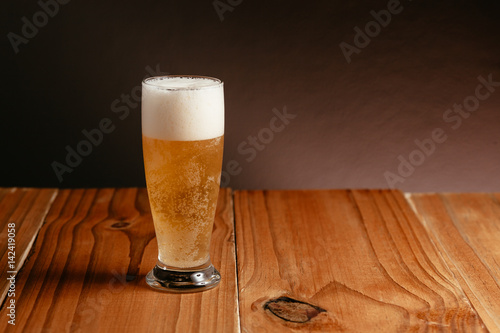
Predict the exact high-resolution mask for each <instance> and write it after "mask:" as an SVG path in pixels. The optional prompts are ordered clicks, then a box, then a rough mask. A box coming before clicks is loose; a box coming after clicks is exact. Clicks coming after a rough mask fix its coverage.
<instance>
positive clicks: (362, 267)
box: [234, 190, 486, 332]
mask: <svg viewBox="0 0 500 333" xmlns="http://www.w3.org/2000/svg"><path fill="white" fill-rule="evenodd" d="M234 204H235V218H236V236H237V237H236V238H237V239H236V244H237V258H238V288H239V301H240V317H241V330H242V332H281V331H282V332H290V331H291V332H316V331H317V332H332V331H340V332H407V331H409V332H481V331H486V328H485V326H484V324H483V322H482V320H481V319H480V317H479V316H478V314H477V312H476V311H475V310H474V308H473V307H472V306H471V304H470V303H469V301H468V299H467V297H466V294H465V293H464V290H463V289H462V287H461V285H460V283H459V281H457V279H456V278H455V277H454V272H453V271H452V270H450V268H449V267H448V266H447V262H445V261H444V260H443V259H442V257H441V253H440V252H439V251H438V250H437V248H436V247H435V245H434V244H433V242H432V239H431V238H430V237H429V235H428V234H427V232H426V230H425V228H424V227H423V225H422V224H421V223H420V222H419V220H418V219H417V217H416V215H415V214H414V212H413V210H412V209H411V207H410V206H409V205H408V203H407V202H406V200H405V198H404V196H403V195H402V193H400V192H397V191H388V190H387V191H376V190H373V191H361V190H360V191H341V190H338V191H327V190H324V191H237V192H235V195H234Z"/></svg>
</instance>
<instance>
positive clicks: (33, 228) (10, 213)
mask: <svg viewBox="0 0 500 333" xmlns="http://www.w3.org/2000/svg"><path fill="white" fill-rule="evenodd" d="M56 194H57V190H56V189H28V188H0V230H1V232H0V243H1V244H2V247H1V248H0V258H1V259H0V269H1V272H2V279H1V280H0V304H2V303H3V301H4V299H5V297H6V296H7V292H8V290H9V287H10V285H11V283H10V280H7V277H12V276H14V277H15V276H16V275H17V272H19V270H20V269H21V267H22V266H23V264H24V262H25V260H26V257H27V256H28V253H29V252H30V249H31V247H32V245H33V242H34V241H35V239H36V236H37V234H38V231H39V230H40V228H41V227H42V224H43V221H44V218H45V216H46V215H47V212H48V211H49V208H50V205H51V203H52V201H53V200H54V198H55V196H56ZM12 223H13V224H14V228H10V227H9V225H10V226H12ZM12 229H14V230H12ZM11 231H14V233H10V235H11V236H14V234H15V236H14V237H9V232H11ZM9 238H12V239H13V240H14V242H11V243H9ZM8 245H9V246H12V245H14V247H15V248H13V249H9V248H8ZM11 250H14V251H11ZM12 252H14V253H12ZM4 274H5V275H4Z"/></svg>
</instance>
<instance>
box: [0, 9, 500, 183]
mask: <svg viewBox="0 0 500 333" xmlns="http://www.w3.org/2000/svg"><path fill="white" fill-rule="evenodd" d="M222 2H225V3H227V1H222ZM232 3H233V4H235V6H232V11H226V12H224V14H223V18H224V19H223V20H222V21H221V20H220V17H219V15H218V14H217V12H216V10H215V8H214V5H213V1H128V2H123V1H81V0H72V1H70V2H69V3H68V4H65V5H61V6H60V8H59V12H58V13H57V15H55V16H54V17H53V18H50V20H49V22H48V24H47V25H46V26H44V27H42V28H40V29H39V32H38V34H37V35H36V36H35V37H34V38H32V39H31V40H29V42H28V43H27V44H26V45H20V47H19V49H20V51H19V53H18V54H15V53H14V51H13V48H12V47H11V45H10V43H9V40H8V39H7V33H8V32H13V33H16V34H21V28H22V25H23V22H22V21H21V18H22V17H23V16H26V17H27V18H28V19H29V20H30V21H32V17H33V15H34V14H35V13H36V12H38V11H40V5H39V4H37V3H36V2H35V1H13V0H8V1H4V2H2V4H1V5H0V6H1V18H2V29H3V32H4V36H5V37H4V39H3V42H2V54H1V55H2V67H3V71H2V72H3V73H4V74H3V80H2V92H1V93H2V97H3V98H2V122H1V128H0V132H1V133H2V138H1V139H2V163H1V166H0V172H1V178H0V186H51V187H95V186H97V187H103V186H143V185H144V175H143V166H142V151H141V132H140V106H137V107H135V108H130V114H129V116H128V117H126V118H125V119H123V120H120V119H119V117H118V116H119V115H120V114H119V113H114V112H112V108H111V104H112V103H113V101H114V100H116V99H119V98H120V96H121V95H122V94H130V92H131V91H132V89H133V88H134V87H136V86H137V85H139V84H140V82H141V80H142V79H143V78H144V77H145V76H146V75H147V72H146V70H145V68H146V67H147V66H151V67H152V68H155V67H156V66H157V65H159V67H160V69H161V71H162V72H168V73H171V74H200V75H209V76H215V77H218V78H221V79H222V80H224V82H225V96H226V135H225V139H226V146H225V162H224V165H225V166H224V170H226V171H227V163H228V161H230V160H235V161H237V162H238V163H239V165H240V166H241V172H240V173H239V174H238V175H234V176H231V177H230V179H228V180H229V181H228V182H226V184H228V185H229V186H231V187H233V188H247V189H255V188H265V189H278V188H381V187H388V183H387V182H386V179H385V177H384V173H385V172H387V171H389V172H393V173H397V172H398V171H397V169H398V164H399V161H398V156H399V155H402V156H403V157H408V156H409V154H411V153H412V151H413V150H415V149H416V146H415V143H414V141H415V140H416V139H418V140H424V139H426V138H429V137H431V132H432V130H433V129H435V128H442V129H443V130H444V132H445V134H446V135H447V140H446V141H445V142H444V143H441V144H438V145H437V147H436V150H435V151H434V153H433V154H432V155H430V156H428V157H426V158H425V161H424V163H423V164H422V165H420V166H418V167H417V168H415V170H414V172H413V173H412V174H411V175H410V176H408V177H405V181H404V182H402V183H398V184H397V187H399V188H401V189H403V190H406V191H499V190H500V177H498V174H499V173H500V150H499V147H500V145H499V140H500V132H499V129H500V115H499V107H498V106H499V105H500V104H499V102H500V87H499V88H498V91H495V92H494V93H492V94H491V96H490V97H489V98H488V99H487V100H485V101H482V102H481V104H480V107H479V108H478V110H477V111H475V112H474V113H473V114H471V116H470V117H469V118H467V119H464V120H463V123H462V124H461V126H460V128H458V129H456V130H454V129H452V128H451V127H450V124H449V123H446V122H444V121H443V113H444V112H445V111H446V110H447V109H448V108H451V107H452V106H453V104H454V103H462V102H463V100H464V99H465V98H466V97H467V96H469V95H472V94H474V90H475V87H476V86H477V84H478V80H477V77H478V76H480V75H482V76H483V77H485V78H486V77H487V76H488V75H489V74H492V77H493V80H494V81H500V58H499V57H500V37H499V36H500V29H499V28H500V20H499V18H500V16H499V13H500V12H499V6H498V5H495V2H493V1H491V2H487V1H476V2H473V1H470V2H466V1H423V0H422V1H420V0H413V1H407V0H403V1H401V6H402V11H401V13H399V14H397V15H393V16H392V19H391V22H390V23H389V24H388V26H387V27H385V28H382V29H381V32H380V33H379V34H378V35H377V36H375V37H373V38H372V40H371V42H370V44H369V45H368V46H366V47H365V48H363V49H361V52H360V53H359V54H353V55H352V61H351V63H350V64H348V63H347V61H346V59H345V58H344V56H343V54H342V51H341V49H340V47H339V44H340V43H341V42H347V43H349V44H353V38H354V37H355V31H354V30H353V29H354V27H355V26H358V27H360V28H363V27H364V26H365V24H366V23H368V22H369V21H372V20H373V17H372V16H371V15H370V11H371V10H375V11H379V10H382V9H386V8H387V3H388V1H370V2H361V1H342V2H341V1H314V2H311V3H307V2H304V1H249V0H244V1H236V0H233V1H232ZM238 3H239V4H238ZM284 107H286V109H287V111H288V112H289V113H290V114H294V115H296V118H295V119H293V120H291V121H290V123H289V124H288V125H287V126H286V128H285V129H284V130H283V131H282V132H279V133H275V135H274V137H273V140H272V141H271V142H269V143H268V144H267V145H266V146H265V149H263V150H262V151H259V152H258V154H257V155H256V156H255V158H254V159H253V160H252V161H247V160H246V159H247V158H248V157H249V155H248V154H247V155H245V154H241V153H240V152H239V151H238V146H239V145H240V144H242V142H244V141H246V140H248V139H247V138H248V136H250V135H258V133H259V132H261V131H263V129H264V128H266V127H269V123H270V120H271V119H272V117H273V116H274V114H273V111H272V110H273V109H274V108H276V109H278V110H283V108H284ZM103 118H109V119H111V120H112V121H113V124H114V125H115V126H116V127H115V130H114V131H113V132H112V133H110V134H105V136H104V139H103V142H102V144H100V145H99V146H97V147H94V149H93V152H92V153H91V154H90V155H89V156H87V157H85V158H84V159H83V161H82V162H81V164H80V165H78V166H77V167H75V168H74V170H73V172H71V173H66V174H64V176H63V181H62V182H59V180H58V179H57V177H56V175H55V174H54V172H53V170H52V167H51V163H53V162H54V161H59V162H61V163H64V159H65V156H66V151H65V147H66V146H67V145H69V146H71V147H73V148H74V147H76V145H77V144H78V142H79V141H81V140H82V139H84V136H83V135H82V130H84V129H87V130H90V129H92V128H95V127H97V126H98V124H99V122H100V121H101V119H103ZM264 131H265V130H264ZM233 163H234V162H233Z"/></svg>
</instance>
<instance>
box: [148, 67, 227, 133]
mask: <svg viewBox="0 0 500 333" xmlns="http://www.w3.org/2000/svg"><path fill="white" fill-rule="evenodd" d="M142 134H143V135H145V136H148V137H150V138H155V139H162V140H171V141H195V140H207V139H213V138H216V137H219V136H222V135H223V134H224V90H223V84H222V82H221V81H220V80H217V79H213V78H206V77H179V76H163V77H154V78H150V79H146V80H145V81H143V83H142Z"/></svg>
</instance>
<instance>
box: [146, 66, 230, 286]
mask: <svg viewBox="0 0 500 333" xmlns="http://www.w3.org/2000/svg"><path fill="white" fill-rule="evenodd" d="M142 144H143V151H144V167H145V171H146V184H147V189H148V195H149V201H150V205H151V213H152V216H153V222H154V226H155V232H156V239H157V241H158V252H159V254H158V262H157V264H156V266H155V267H154V268H153V270H152V271H151V272H149V273H148V275H147V276H146V281H147V283H148V284H149V285H150V286H151V287H153V288H156V289H160V290H165V291H171V292H193V291H202V290H206V289H210V288H213V287H215V286H216V285H217V284H218V283H219V281H220V274H219V272H218V271H217V270H216V269H215V268H214V267H213V266H212V263H211V261H210V254H209V248H210V238H211V234H212V229H213V223H214V217H215V208H216V205H217V197H218V194H219V185H220V174H221V168H222V151H223V145H224V91H223V83H222V81H220V80H218V79H215V78H210V77H201V76H160V77H151V78H148V79H145V80H144V81H143V82H142Z"/></svg>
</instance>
